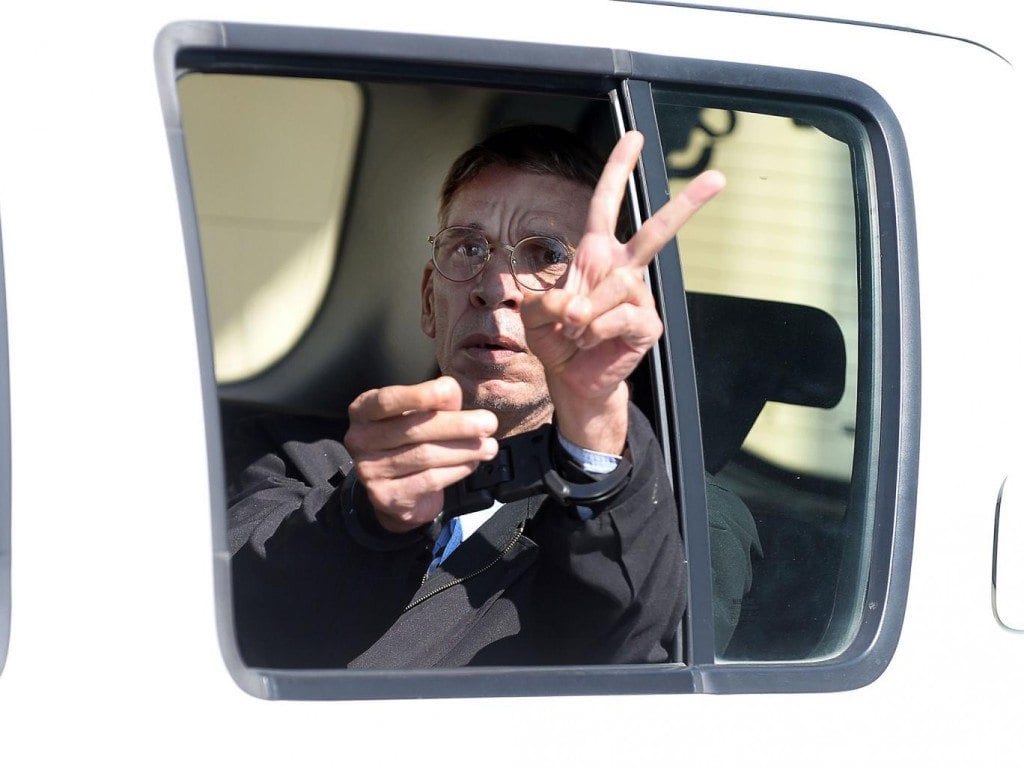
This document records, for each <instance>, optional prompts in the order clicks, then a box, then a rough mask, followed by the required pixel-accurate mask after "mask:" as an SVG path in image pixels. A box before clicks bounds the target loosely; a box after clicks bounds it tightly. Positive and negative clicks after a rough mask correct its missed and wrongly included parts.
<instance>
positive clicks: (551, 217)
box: [440, 165, 593, 239]
mask: <svg viewBox="0 0 1024 768" xmlns="http://www.w3.org/2000/svg"><path fill="white" fill-rule="evenodd" d="M592 194H593V190H591V188H590V187H589V186H587V185H586V184H582V183H580V182H577V181H572V180H569V179H566V178H563V177H561V176H559V175H557V174H553V173H539V172H534V171H528V170H522V169H517V168H509V167H507V166H499V165H493V166H489V167H487V168H485V169H483V170H482V171H481V172H480V173H478V174H477V175H476V176H474V177H473V178H472V179H468V180H467V181H466V182H465V183H463V184H462V185H460V186H459V187H458V188H457V189H456V190H455V192H454V194H453V195H452V196H451V200H450V202H449V205H448V207H447V209H446V210H444V209H442V211H441V212H440V224H441V226H442V227H447V226H454V225H459V226H470V227H475V228H478V229H481V230H483V231H485V232H487V233H488V234H490V235H492V236H504V235H505V234H507V233H513V234H517V235H518V236H521V237H522V236H526V235H528V234H532V233H534V230H536V233H538V234H559V235H562V236H568V237H571V238H573V239H576V238H578V237H579V235H581V234H582V232H583V227H584V225H585V223H586V218H587V210H588V208H589V206H590V197H591V195H592Z"/></svg>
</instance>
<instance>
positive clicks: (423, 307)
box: [420, 261, 436, 338]
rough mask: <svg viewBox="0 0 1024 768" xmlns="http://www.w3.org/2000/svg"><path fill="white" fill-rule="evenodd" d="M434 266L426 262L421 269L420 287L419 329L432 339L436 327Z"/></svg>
mask: <svg viewBox="0 0 1024 768" xmlns="http://www.w3.org/2000/svg"><path fill="white" fill-rule="evenodd" d="M433 277H434V264H433V262H430V261H428V262H427V266H425V267H424V268H423V282H422V284H421V285H420V328H422V329H423V332H424V333H425V334H427V336H429V337H430V338H434V334H435V333H436V326H435V322H434V279H433Z"/></svg>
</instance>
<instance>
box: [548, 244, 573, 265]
mask: <svg viewBox="0 0 1024 768" xmlns="http://www.w3.org/2000/svg"><path fill="white" fill-rule="evenodd" d="M541 260H542V261H543V262H544V263H545V264H547V265H548V266H552V267H553V266H557V265H560V264H568V263H569V254H568V253H566V252H565V251H564V250H562V249H561V248H545V249H544V251H543V253H542V254H541Z"/></svg>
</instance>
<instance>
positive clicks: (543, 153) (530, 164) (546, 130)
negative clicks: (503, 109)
mask: <svg viewBox="0 0 1024 768" xmlns="http://www.w3.org/2000/svg"><path fill="white" fill-rule="evenodd" d="M494 165H504V166H507V167H509V168H513V169H516V170H522V171H529V172H531V173H540V174H551V175H554V176H558V177H559V178H562V179H566V180H568V181H573V182H577V183H579V184H583V185H585V186H587V187H589V188H590V189H593V188H594V187H596V186H597V180H598V179H599V178H600V177H601V171H602V169H603V163H602V162H601V160H600V159H599V158H598V156H597V155H596V154H594V152H593V151H592V150H591V149H590V148H589V147H588V146H587V145H586V144H584V143H583V141H581V140H580V138H579V137H578V136H576V134H574V133H571V132H570V131H567V130H565V129H563V128H556V127H555V126H553V125H518V126H514V127H511V128H504V129H502V130H499V131H497V132H495V133H492V134H491V135H490V136H488V137H487V138H485V139H484V140H483V141H481V142H480V143H479V144H477V145H475V146H473V147H470V148H469V149H468V150H466V151H465V152H463V153H462V154H461V155H459V157H458V158H456V160H455V162H454V163H452V166H451V168H450V169H449V170H448V175H447V176H446V177H445V180H444V184H442V185H441V206H440V209H439V211H438V218H439V219H440V223H441V226H445V225H446V224H447V218H448V210H449V209H450V208H451V204H452V198H454V197H455V193H456V192H458V191H459V189H461V188H462V187H463V186H464V185H466V184H468V183H469V182H471V181H472V180H473V179H475V178H476V177H477V176H479V175H480V174H481V173H482V172H483V171H484V170H486V169H487V168H490V167H491V166H494Z"/></svg>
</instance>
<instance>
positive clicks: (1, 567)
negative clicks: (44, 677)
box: [0, 242, 11, 675]
mask: <svg viewBox="0 0 1024 768" xmlns="http://www.w3.org/2000/svg"><path fill="white" fill-rule="evenodd" d="M6 285H7V281H6V277H5V275H4V250H3V243H2V242H0V675H2V674H3V671H4V666H5V664H6V663H7V651H8V649H9V644H10V639H11V386H10V383H11V377H10V358H9V357H8V352H7V291H6Z"/></svg>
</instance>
